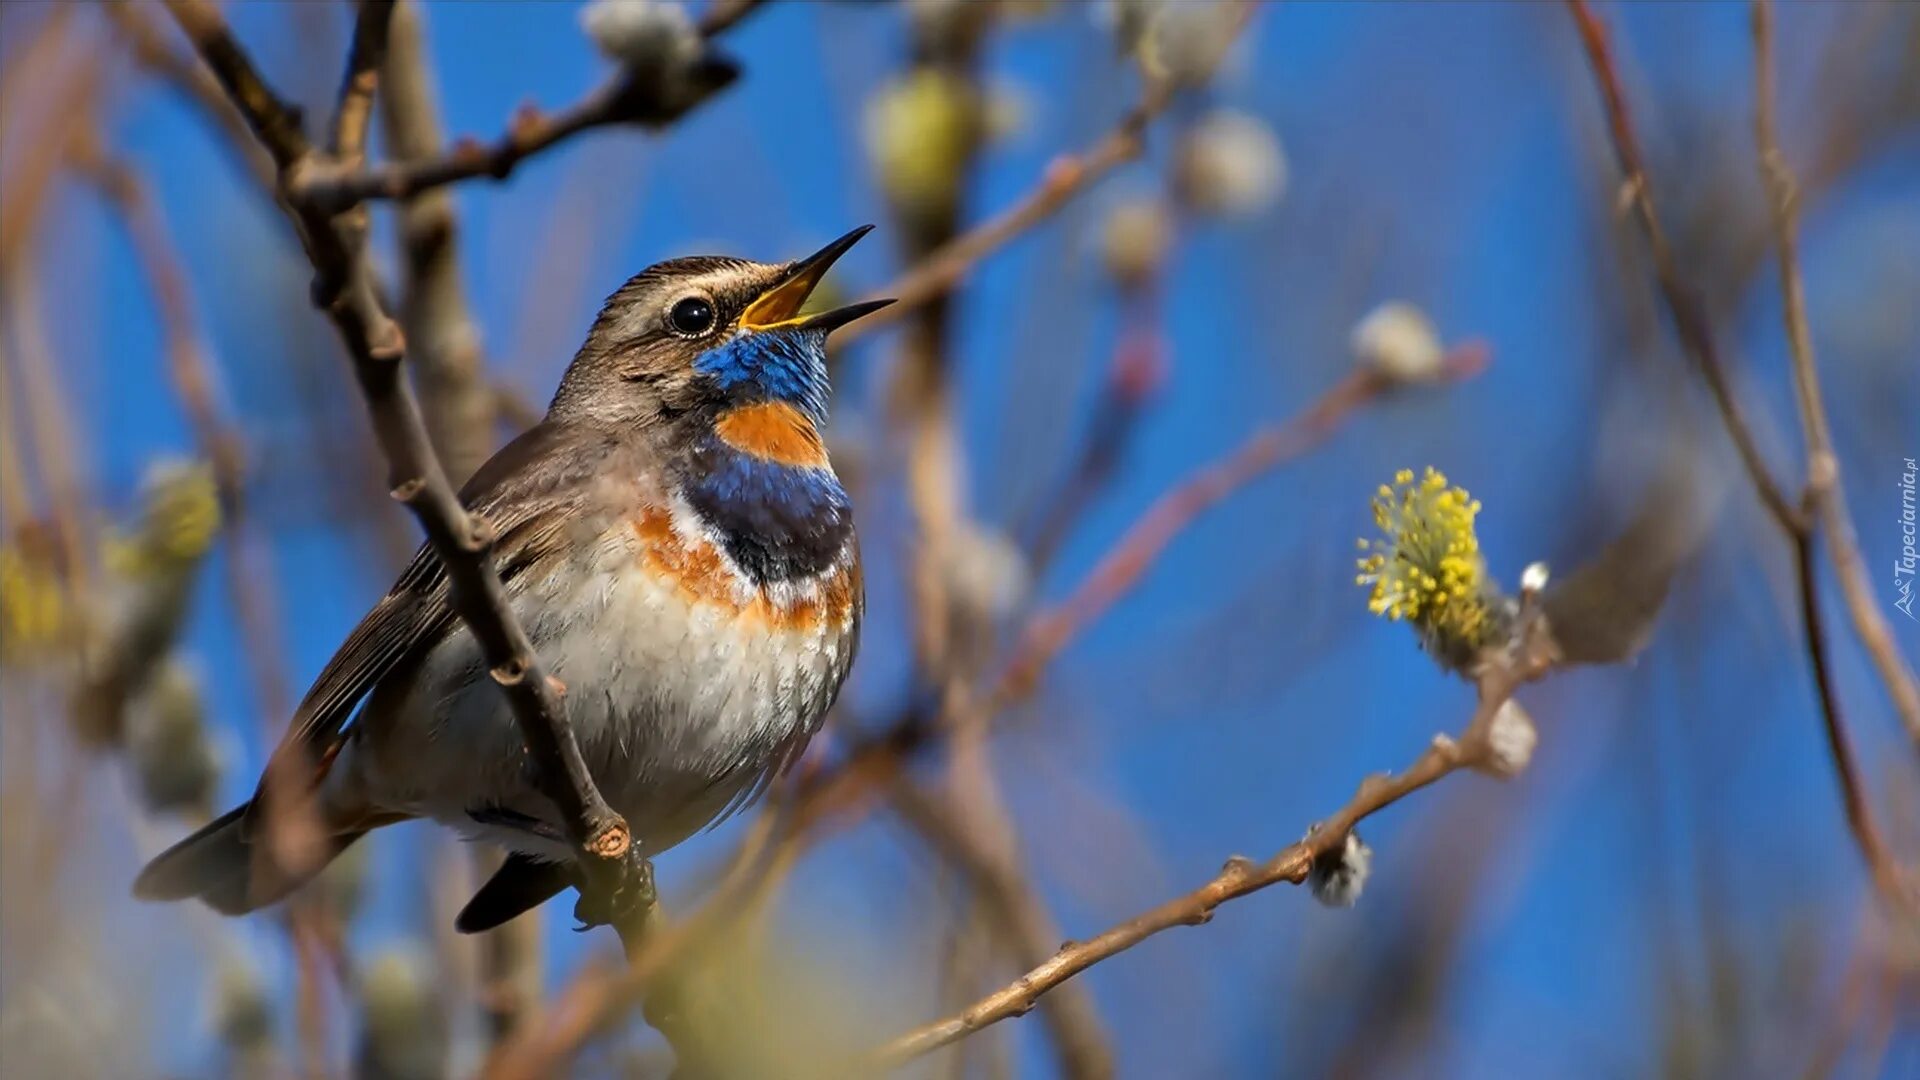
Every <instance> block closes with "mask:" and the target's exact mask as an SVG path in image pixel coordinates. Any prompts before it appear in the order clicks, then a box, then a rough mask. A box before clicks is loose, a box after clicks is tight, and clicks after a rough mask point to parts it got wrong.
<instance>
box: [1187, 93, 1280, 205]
mask: <svg viewBox="0 0 1920 1080" xmlns="http://www.w3.org/2000/svg"><path fill="white" fill-rule="evenodd" d="M1286 187H1287V158H1286V152H1285V151H1284V150H1282V149H1281V146H1280V139H1279V137H1278V136H1276V135H1274V133H1273V129H1272V128H1270V127H1268V126H1267V125H1266V123H1265V122H1264V121H1262V120H1260V119H1259V118H1258V117H1254V116H1250V115H1248V114H1246V113H1240V112H1231V111H1228V110H1224V109H1222V110H1218V111H1215V112H1213V113H1211V114H1209V115H1207V116H1205V117H1203V118H1201V119H1200V120H1199V121H1197V122H1195V123H1194V125H1193V126H1192V127H1191V128H1189V129H1188V130H1187V132H1186V136H1185V137H1184V138H1183V139H1182V140H1181V142H1180V149H1179V156H1178V159H1177V161H1176V162H1175V166H1174V190H1175V192H1176V193H1177V194H1178V195H1179V197H1180V200H1181V201H1182V202H1183V203H1184V204H1186V205H1187V206H1188V207H1189V208H1191V209H1192V210H1194V211H1196V212H1198V213H1202V214H1212V215H1217V216H1220V217H1245V216H1248V215H1251V214H1255V213H1258V212H1260V211H1262V210H1265V209H1267V208H1268V207H1271V206H1273V205H1274V204H1276V203H1278V202H1279V201H1280V199H1281V197H1282V196H1283V195H1285V194H1286Z"/></svg>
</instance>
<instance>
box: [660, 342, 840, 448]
mask: <svg viewBox="0 0 1920 1080" xmlns="http://www.w3.org/2000/svg"><path fill="white" fill-rule="evenodd" d="M693 369H694V370H695V371H698V372H700V373H701V374H703V375H707V376H710V377H712V379H713V380H714V382H715V383H716V384H718V386H719V388H720V390H721V391H722V392H724V393H726V394H727V395H728V396H729V397H730V398H732V399H734V401H735V402H736V403H737V404H746V403H747V402H750V401H784V402H786V403H787V404H789V405H792V406H793V407H794V408H797V409H799V410H800V411H801V412H802V413H805V414H806V417H807V419H808V420H811V421H813V424H814V426H815V427H824V426H826V423H827V393H828V387H827V335H826V332H825V331H823V330H801V329H792V330H762V331H759V332H757V333H749V334H737V335H735V336H734V337H732V338H730V339H728V340H727V341H725V342H723V343H721V344H720V345H717V346H715V347H713V348H711V349H708V350H707V351H706V352H703V353H701V354H700V356H699V357H698V358H697V359H695V360H694V362H693Z"/></svg>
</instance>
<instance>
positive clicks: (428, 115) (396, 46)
mask: <svg viewBox="0 0 1920 1080" xmlns="http://www.w3.org/2000/svg"><path fill="white" fill-rule="evenodd" d="M425 14H426V13H425V11H424V9H423V5H421V4H419V3H412V2H410V3H405V4H402V5H400V6H399V7H398V8H396V9H395V10H394V15H393V29H392V31H391V32H390V34H389V35H388V47H387V64H386V70H385V71H384V72H383V73H382V76H381V77H382V89H381V93H380V106H381V117H382V120H383V122H384V130H385V132H386V136H387V146H388V148H389V152H390V153H391V154H392V155H393V156H394V157H395V158H397V159H399V160H403V161H419V160H424V159H427V158H431V157H433V156H435V155H436V154H438V153H440V148H441V143H442V141H443V139H444V136H443V134H442V132H441V126H440V108H439V103H438V101H437V100H436V97H437V93H438V91H437V86H436V79H435V76H434V72H433V68H432V63H431V59H430V55H429V53H428V51H427V48H426V43H425V40H424V28H423V23H424V20H425ZM399 222H400V227H399V229H398V230H397V235H396V238H395V240H396V243H397V246H398V247H399V250H400V262H401V267H402V276H401V288H400V325H401V327H402V328H403V329H404V330H405V332H406V335H407V343H408V345H409V347H410V349H411V352H412V363H413V375H414V380H415V382H416V384H417V386H418V388H419V393H420V406H421V408H422V410H423V411H424V412H425V414H426V422H427V433H428V434H429V435H431V436H432V438H433V446H434V449H435V450H436V451H437V452H438V453H439V455H440V461H441V464H443V465H444V466H445V467H446V470H447V475H448V476H449V478H451V479H454V480H456V481H458V480H464V479H465V478H466V477H468V476H471V475H473V473H474V471H475V470H477V469H478V468H479V467H480V466H481V464H482V463H484V462H485V461H486V459H487V456H488V455H489V454H491V453H492V452H493V448H494V446H495V445H496V444H495V432H494V424H495V414H496V408H495V394H494V392H493V388H492V387H491V386H489V385H488V383H487V378H486V372H485V371H484V369H483V365H482V363H481V357H480V332H479V329H478V327H477V324H476V322H475V320H474V317H473V311H472V309H471V307H470V306H469V304H468V302H467V296H466V289H465V286H464V284H463V283H462V281H461V278H460V245H459V242H458V240H459V222H458V219H457V217H456V216H455V213H454V206H453V198H452V195H451V194H450V193H449V192H447V191H444V190H434V191H428V192H423V193H421V194H420V195H418V196H416V197H414V198H412V199H408V200H406V201H405V202H403V203H402V204H401V207H400V216H399ZM539 419H540V417H539V413H538V412H537V411H536V412H535V413H534V415H533V416H532V417H531V418H530V419H529V420H528V421H527V423H526V424H524V425H522V426H523V427H531V426H532V425H533V423H535V422H538V420H539Z"/></svg>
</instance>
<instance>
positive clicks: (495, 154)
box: [291, 2, 758, 213]
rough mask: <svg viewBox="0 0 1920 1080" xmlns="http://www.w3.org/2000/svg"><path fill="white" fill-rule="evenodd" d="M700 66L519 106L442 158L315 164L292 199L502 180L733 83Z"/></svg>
mask: <svg viewBox="0 0 1920 1080" xmlns="http://www.w3.org/2000/svg"><path fill="white" fill-rule="evenodd" d="M756 6H758V5H757V4H756V3H738V2H735V3H727V4H723V5H719V6H718V7H717V8H716V9H715V10H714V11H713V12H711V13H710V14H709V15H708V16H707V17H706V18H703V19H702V20H701V22H700V24H699V27H698V29H699V32H700V34H701V36H702V37H703V38H710V37H713V36H714V35H717V34H719V33H721V32H722V31H724V30H727V29H729V28H731V27H732V26H733V25H734V24H735V23H737V22H739V21H740V19H742V18H744V17H745V16H746V15H747V14H748V13H749V12H751V11H752V10H753V8H754V7H756ZM700 63H701V65H702V67H701V68H700V70H698V71H697V72H695V73H693V74H675V75H672V76H667V75H662V74H661V73H658V72H641V71H625V70H623V71H621V72H619V73H618V74H616V75H614V76H613V77H612V78H611V79H608V80H607V81H606V82H604V83H602V84H601V85H600V86H598V87H596V88H595V89H593V90H591V91H589V92H588V93H587V94H586V96H584V97H582V98H581V99H580V100H579V101H577V102H574V103H573V104H571V105H567V106H565V107H563V108H561V109H560V110H559V111H557V112H551V113H549V112H542V111H541V110H540V109H538V108H536V107H534V106H532V105H527V106H524V107H522V108H521V109H520V110H519V111H518V112H517V113H515V114H514V116H513V117H512V119H511V120H509V121H508V123H507V128H506V130H505V131H504V132H502V133H501V134H500V135H499V136H497V137H496V138H495V139H494V140H493V141H492V142H491V143H481V142H479V141H477V140H475V139H472V138H462V139H459V140H457V141H456V142H455V143H454V145H453V146H452V148H451V149H449V150H447V151H446V152H445V153H443V154H437V155H435V156H433V157H427V158H410V159H404V160H394V161H387V162H382V163H380V164H377V165H366V164H364V163H362V162H360V161H356V160H350V159H347V158H341V159H338V160H333V161H327V162H320V163H316V166H315V167H314V168H311V169H309V170H307V171H305V172H304V173H302V174H301V175H300V176H299V177H298V178H297V179H296V180H295V181H294V182H293V184H292V185H291V189H292V194H293V195H294V196H295V197H296V198H297V199H299V200H300V201H302V202H304V203H307V204H309V205H311V206H313V207H315V208H318V209H321V210H325V211H327V212H330V213H339V212H340V211H343V210H346V209H348V208H349V207H353V206H357V205H359V204H360V203H363V202H366V201H368V200H370V199H409V198H412V197H414V196H416V195H419V194H421V193H422V192H426V191H430V190H432V189H434V188H437V187H442V186H445V185H447V184H453V183H458V182H460V181H462V180H474V179H479V178H482V177H485V178H487V179H492V180H504V179H506V178H507V177H508V176H510V175H512V173H513V171H514V169H515V168H517V167H518V166H519V165H520V163H521V162H523V161H525V160H527V159H528V158H530V157H533V156H535V155H536V154H539V153H541V152H542V151H545V150H547V149H550V148H551V147H553V146H556V145H558V144H559V143H562V142H565V141H566V140H568V139H570V138H572V137H573V136H575V135H578V134H580V133H581V132H584V131H591V130H593V129H595V128H601V127H617V126H620V125H627V124H642V125H659V124H662V123H666V122H668V121H671V120H674V119H677V118H678V117H679V116H680V115H681V114H683V113H685V112H686V111H687V110H688V109H690V108H692V107H693V106H694V105H696V104H698V103H699V102H700V101H702V100H704V99H705V98H706V97H708V96H710V95H711V94H712V93H713V92H715V91H717V90H719V89H721V88H723V87H724V86H726V85H727V84H728V83H730V82H732V81H733V78H734V75H735V72H734V70H733V68H732V65H731V64H730V63H729V62H726V61H723V60H720V59H718V58H715V57H711V56H709V57H706V58H703V59H702V60H701V61H700Z"/></svg>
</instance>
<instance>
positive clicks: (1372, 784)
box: [874, 647, 1551, 1067]
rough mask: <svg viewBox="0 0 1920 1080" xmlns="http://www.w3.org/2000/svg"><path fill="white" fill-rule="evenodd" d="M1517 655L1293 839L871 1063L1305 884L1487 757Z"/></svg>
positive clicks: (1520, 663)
mask: <svg viewBox="0 0 1920 1080" xmlns="http://www.w3.org/2000/svg"><path fill="white" fill-rule="evenodd" d="M1520 653H1521V655H1520V656H1519V657H1518V658H1517V659H1515V660H1513V661H1512V662H1511V663H1510V664H1508V665H1504V666H1496V667H1495V668H1494V669H1493V670H1491V671H1490V672H1489V673H1488V674H1487V675H1485V676H1483V677H1482V679H1481V682H1480V702H1479V705H1478V707H1477V708H1475V710H1474V713H1473V717H1472V719H1471V720H1470V721H1469V722H1468V724H1467V727H1466V729H1465V731H1463V732H1462V733H1461V735H1460V737H1459V738H1458V739H1453V738H1448V737H1446V736H1444V735H1443V736H1437V737H1435V739H1434V740H1433V742H1432V743H1431V744H1430V745H1428V747H1427V749H1426V751H1425V752H1424V753H1422V754H1421V755H1420V756H1419V757H1418V758H1417V759H1415V760H1414V762H1413V764H1412V765H1411V766H1409V767H1408V768H1407V769H1406V770H1405V771H1404V772H1402V773H1400V774H1399V775H1397V776H1395V775H1387V774H1379V775H1374V776H1370V777H1368V778H1367V779H1365V780H1363V781H1362V782H1361V784H1360V787H1359V790H1358V791H1356V792H1355V793H1354V796H1353V798H1352V799H1351V800H1350V801H1349V802H1348V803H1347V804H1346V805H1345V806H1343V807H1342V808H1341V809H1340V810H1339V811H1337V812H1336V813H1334V814H1333V815H1332V816H1331V817H1328V818H1326V819H1324V820H1322V821H1321V822H1320V823H1319V824H1317V825H1315V826H1314V827H1313V828H1312V829H1310V830H1308V832H1307V834H1306V836H1305V837H1304V838H1302V839H1301V840H1299V841H1298V842H1297V843H1294V844H1291V845H1289V846H1288V847H1286V848H1285V849H1283V850H1282V851H1280V852H1279V853H1278V854H1276V855H1275V856H1273V857H1272V858H1271V859H1268V860H1267V861H1266V862H1264V863H1255V862H1253V861H1251V860H1249V859H1246V858H1242V857H1238V856H1236V857H1234V858H1231V859H1228V860H1227V863H1226V865H1225V866H1224V867H1222V868H1221V870H1220V872H1219V873H1218V874H1216V875H1215V876H1214V877H1213V878H1212V879H1211V880H1209V881H1208V882H1207V883H1206V884H1204V885H1201V886H1200V887H1199V888H1197V889H1194V890H1193V891H1192V892H1189V893H1186V894H1184V895H1182V896H1178V897H1175V898H1174V899H1172V900H1168V901H1167V902H1165V903H1163V904H1160V905H1158V906H1157V907H1154V908H1152V909H1151V910H1148V911H1146V912H1143V913H1141V914H1140V915H1137V916H1135V917H1134V918H1131V919H1128V920H1127V921H1126V922H1123V923H1120V924H1118V925H1116V926H1113V927H1111V928H1109V929H1107V930H1105V931H1103V932H1102V933H1100V934H1099V935H1097V936H1095V937H1093V938H1090V939H1088V940H1086V941H1070V942H1068V943H1067V944H1065V945H1063V946H1061V948H1060V950H1059V951H1058V952H1056V953H1054V954H1053V956H1051V957H1050V958H1048V959H1047V960H1046V961H1045V962H1044V963H1041V964H1039V965H1037V966H1035V967H1034V968H1033V969H1032V970H1031V971H1028V972H1027V973H1026V974H1024V975H1022V976H1020V977H1019V978H1018V979H1015V980H1014V981H1013V982H1011V983H1009V984H1007V985H1006V986H1004V987H1001V988H1000V989H998V990H996V991H994V992H993V993H991V994H988V995H986V996H985V997H983V998H981V999H980V1000H979V1001H977V1002H975V1003H974V1004H973V1005H971V1006H969V1007H967V1008H966V1009H964V1010H962V1011H960V1012H958V1013H955V1014H954V1015H952V1016H949V1017H947V1018H945V1019H943V1020H937V1021H934V1022H933V1023H930V1024H926V1025H924V1026H922V1027H918V1028H915V1029H914V1030H912V1031H909V1032H907V1033H906V1034H904V1035H901V1036H900V1037H898V1038H896V1039H894V1040H892V1041H891V1042H888V1043H887V1044H886V1045H884V1046H882V1047H881V1048H880V1049H879V1050H878V1051H877V1052H876V1053H875V1055H874V1057H875V1063H876V1064H879V1065H881V1066H883V1067H888V1066H897V1065H901V1064H903V1063H905V1062H908V1061H911V1060H913V1059H914V1058H917V1057H919V1056H921V1055H923V1054H925V1053H927V1052H929V1051H931V1050H935V1049H938V1048H939V1047H942V1046H945V1045H947V1044H948V1043H951V1042H953V1041H954V1040H956V1039H961V1038H965V1037H966V1036H968V1035H971V1034H973V1033H974V1032H976V1031H979V1030H981V1029H982V1028H985V1027H988V1026H990V1025H992V1024H997V1023H999V1022H1000V1021H1002V1020H1006V1019H1008V1018H1010V1017H1015V1016H1024V1015H1025V1014H1026V1013H1027V1012H1028V1011H1029V1010H1031V1009H1032V1008H1033V1007H1034V1005H1035V1004H1036V1003H1037V1002H1038V1001H1039V1000H1040V998H1041V997H1042V996H1044V995H1045V994H1046V993H1048V992H1049V991H1051V990H1053V989H1054V988H1055V987H1058V986H1059V985H1060V984H1062V983H1064V982H1066V981H1067V980H1068V979H1071V978H1072V977H1073V976H1075V975H1078V974H1079V973H1080V972H1082V971H1085V970H1086V969H1088V968H1090V967H1092V966H1093V965H1095V964H1098V963H1100V962H1101V961H1103V960H1108V959H1110V958H1112V957H1114V956H1118V955H1119V954H1121V953H1123V952H1126V951H1127V950H1128V949H1131V948H1133V947H1134V946H1135V945H1138V944H1139V943H1140V942H1142V941H1145V940H1146V939H1147V938H1150V937H1152V936H1154V935H1155V934H1158V933H1160V932H1161V931H1163V930H1170V929H1172V928H1174V927H1176V926H1199V925H1201V924H1203V923H1205V922H1207V921H1208V920H1209V919H1211V918H1212V917H1213V912H1214V909H1216V908H1218V907H1219V906H1220V905H1221V904H1224V903H1226V902H1227V901H1229V900H1234V899H1237V898H1239V897H1242V896H1246V895H1248V894H1250V893H1254V892H1258V891H1260V890H1261V889H1265V888H1267V887H1268V886H1271V885H1278V884H1280V883H1282V882H1286V883H1289V884H1294V885H1298V884H1300V883H1301V882H1303V881H1305V880H1306V879H1307V875H1308V873H1309V872H1310V871H1311V870H1312V868H1313V865H1314V862H1315V860H1316V859H1319V858H1321V857H1323V856H1326V855H1328V854H1329V853H1330V852H1332V851H1334V849H1335V848H1337V847H1338V846H1340V845H1342V844H1344V843H1346V838H1347V834H1348V833H1350V832H1352V831H1353V828H1354V826H1356V825H1358V824H1359V823H1360V822H1361V821H1363V820H1365V819H1366V818H1367V817H1368V816H1369V815H1371V814H1374V813H1376V812H1378V811H1379V810H1382V809H1384V808H1386V807H1388V806H1391V805H1392V804H1394V803H1396V802H1398V801H1400V800H1401V799H1403V798H1405V797H1406V796H1408V795H1411V794H1413V793H1414V792H1416V791H1419V790H1420V789H1422V788H1425V787H1428V786H1431V785H1432V784H1434V783H1435V782H1437V781H1439V780H1441V779H1442V778H1444V777H1446V776H1449V775H1451V774H1453V773H1455V772H1458V771H1460V770H1461V769H1468V768H1474V767H1476V766H1479V765H1482V764H1483V763H1485V762H1486V761H1487V755H1488V745H1487V731H1488V728H1489V727H1490V725H1491V724H1492V722H1493V718H1494V716H1495V714H1496V713H1498V711H1499V709H1500V706H1501V705H1503V704H1505V703H1506V702H1507V700H1508V699H1509V698H1511V697H1512V696H1513V692H1514V691H1515V690H1516V689H1518V688H1519V687H1520V686H1521V685H1522V684H1524V683H1527V682H1531V681H1533V680H1535V679H1538V678H1540V677H1541V676H1543V675H1545V674H1546V673H1547V672H1548V671H1549V670H1551V660H1550V658H1549V654H1548V653H1547V652H1544V651H1543V652H1537V653H1536V652H1534V651H1533V650H1532V649H1531V648H1528V647H1523V648H1522V649H1521V650H1520Z"/></svg>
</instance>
